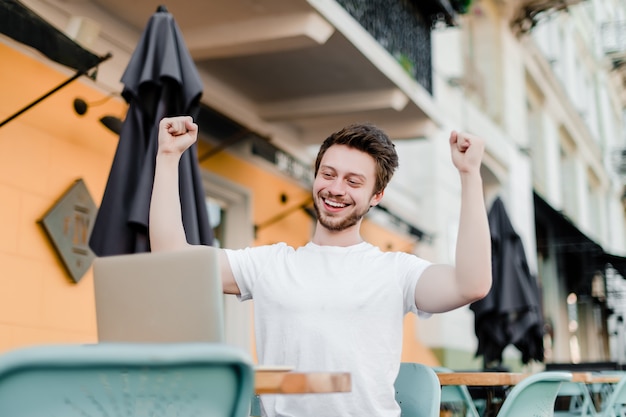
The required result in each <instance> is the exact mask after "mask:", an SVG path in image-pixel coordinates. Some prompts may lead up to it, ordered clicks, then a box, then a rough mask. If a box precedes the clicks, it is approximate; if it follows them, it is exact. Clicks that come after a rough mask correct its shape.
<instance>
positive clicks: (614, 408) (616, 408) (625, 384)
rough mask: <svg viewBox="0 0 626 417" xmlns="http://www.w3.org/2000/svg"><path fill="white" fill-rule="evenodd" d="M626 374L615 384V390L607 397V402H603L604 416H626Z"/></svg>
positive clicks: (602, 414)
mask: <svg viewBox="0 0 626 417" xmlns="http://www.w3.org/2000/svg"><path fill="white" fill-rule="evenodd" d="M625 407H626V375H625V376H622V377H621V379H620V381H619V382H618V383H617V384H615V387H614V388H613V392H611V394H610V395H609V396H608V397H607V398H606V403H605V404H602V411H601V413H600V415H601V416H602V417H624V416H626V411H625Z"/></svg>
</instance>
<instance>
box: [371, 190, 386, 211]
mask: <svg viewBox="0 0 626 417" xmlns="http://www.w3.org/2000/svg"><path fill="white" fill-rule="evenodd" d="M384 194H385V190H382V191H379V192H377V193H375V194H374V195H373V196H372V198H371V200H370V207H374V206H377V205H378V203H380V200H382V199H383V195H384Z"/></svg>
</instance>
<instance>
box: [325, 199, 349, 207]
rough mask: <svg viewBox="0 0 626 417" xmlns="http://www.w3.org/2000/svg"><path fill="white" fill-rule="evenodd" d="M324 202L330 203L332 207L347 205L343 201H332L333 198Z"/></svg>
mask: <svg viewBox="0 0 626 417" xmlns="http://www.w3.org/2000/svg"><path fill="white" fill-rule="evenodd" d="M324 202H325V203H326V204H328V205H329V206H331V207H337V208H341V207H346V206H347V204H343V203H338V202H336V201H331V200H324Z"/></svg>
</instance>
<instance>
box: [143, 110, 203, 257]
mask: <svg viewBox="0 0 626 417" xmlns="http://www.w3.org/2000/svg"><path fill="white" fill-rule="evenodd" d="M197 137H198V126H197V125H196V124H195V123H194V122H193V119H192V118H191V117H189V116H180V117H173V118H165V119H163V120H161V122H160V123H159V150H158V151H157V157H156V168H155V172H154V185H153V187H152V198H151V200H150V219H149V233H150V248H151V250H152V251H153V252H157V251H163V250H172V249H182V248H184V247H185V246H187V245H188V242H187V237H186V236H185V229H184V227H183V220H182V213H181V207H180V191H179V188H178V164H179V162H180V157H181V155H182V154H183V152H184V151H185V150H186V149H187V148H189V147H190V146H191V145H192V144H193V143H194V142H195V141H196V139H197Z"/></svg>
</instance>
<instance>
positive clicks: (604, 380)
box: [572, 372, 622, 384]
mask: <svg viewBox="0 0 626 417" xmlns="http://www.w3.org/2000/svg"><path fill="white" fill-rule="evenodd" d="M621 379H622V376H621V375H618V374H597V373H594V372H572V382H584V383H585V384H617V383H618V382H619V381H620V380H621Z"/></svg>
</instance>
